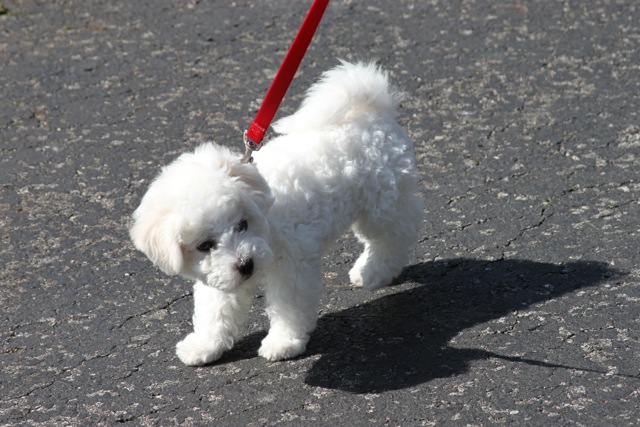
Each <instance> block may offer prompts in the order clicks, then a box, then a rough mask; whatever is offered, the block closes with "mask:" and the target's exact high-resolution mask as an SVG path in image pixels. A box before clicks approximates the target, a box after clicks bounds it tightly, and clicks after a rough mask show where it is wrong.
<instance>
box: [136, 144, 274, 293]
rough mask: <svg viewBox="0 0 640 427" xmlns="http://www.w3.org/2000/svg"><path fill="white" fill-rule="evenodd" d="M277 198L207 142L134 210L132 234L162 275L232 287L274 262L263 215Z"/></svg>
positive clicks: (253, 173) (254, 173)
mask: <svg viewBox="0 0 640 427" xmlns="http://www.w3.org/2000/svg"><path fill="white" fill-rule="evenodd" d="M272 203H273V198H272V196H271V191H270V189H269V186H268V184H267V183H266V181H265V180H264V178H263V177H262V176H261V175H260V173H259V172H258V170H257V169H256V167H255V166H254V165H252V164H245V163H242V162H241V161H240V156H239V155H237V154H235V153H232V152H231V151H230V150H228V149H227V148H225V147H221V146H217V145H214V144H204V145H201V146H200V147H198V148H196V150H195V151H194V152H193V153H186V154H183V155H181V156H180V157H179V158H178V159H176V160H175V161H174V162H173V163H171V164H170V165H168V166H166V167H165V168H164V169H163V170H162V172H161V173H160V175H158V177H157V178H156V179H155V180H154V181H153V182H152V184H151V186H150V187H149V190H148V191H147V193H146V194H145V195H144V197H143V198H142V201H141V203H140V206H139V207H138V209H136V211H135V212H134V213H133V223H132V225H131V229H130V235H131V239H132V240H133V243H134V245H135V246H136V248H138V249H139V250H140V251H142V252H144V253H145V254H146V255H147V256H148V257H149V259H150V260H151V261H152V262H153V263H154V264H155V265H157V266H158V267H159V268H160V269H162V271H164V272H165V273H167V274H169V275H174V274H180V275H182V276H185V277H188V278H191V279H195V280H200V281H202V282H203V283H205V284H207V285H209V286H213V287H215V288H217V289H220V290H225V291H232V290H234V289H235V288H237V287H238V286H240V285H241V284H243V283H245V282H246V281H248V280H250V278H252V277H255V276H256V273H258V272H259V271H260V269H263V268H265V267H266V266H268V265H269V264H270V263H271V261H272V259H273V254H272V252H271V249H270V247H269V243H268V242H269V226H268V223H267V220H266V213H267V211H268V210H269V208H270V207H271V204H272Z"/></svg>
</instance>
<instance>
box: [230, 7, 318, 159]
mask: <svg viewBox="0 0 640 427" xmlns="http://www.w3.org/2000/svg"><path fill="white" fill-rule="evenodd" d="M328 4H329V0H313V4H312V5H311V8H310V9H309V12H307V16H306V17H305V18H304V21H303V22H302V26H301V27H300V29H299V30H298V34H297V35H296V38H295V39H293V43H291V47H290V48H289V51H288V52H287V55H286V56H285V57H284V60H283V61H282V64H281V65H280V69H279V70H278V73H277V74H276V77H275V78H274V79H273V82H272V83H271V86H270V87H269V90H268V91H267V95H266V96H265V97H264V100H263V101H262V105H261V106H260V109H259V110H258V114H256V118H255V119H253V122H252V123H251V125H250V126H249V129H248V130H247V131H246V132H245V133H244V145H245V147H246V152H245V155H244V157H243V159H242V160H243V161H244V162H251V152H252V151H258V150H259V149H260V148H261V147H262V138H264V134H265V133H266V132H267V128H268V127H269V125H270V124H271V121H272V120H273V116H275V114H276V111H278V107H279V106H280V103H281V102H282V98H284V95H285V93H286V92H287V89H288V88H289V85H290V84H291V80H293V76H294V75H295V74H296V71H297V70H298V66H299V65H300V62H301V61H302V58H303V57H304V54H305V52H306V51H307V48H308V47H309V44H310V43H311V39H312V38H313V34H314V33H315V32H316V28H318V24H319V23H320V20H321V19H322V15H323V14H324V11H325V9H326V8H327V5H328Z"/></svg>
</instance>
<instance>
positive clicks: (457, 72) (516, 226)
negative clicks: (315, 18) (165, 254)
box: [0, 0, 640, 427]
mask: <svg viewBox="0 0 640 427" xmlns="http://www.w3.org/2000/svg"><path fill="white" fill-rule="evenodd" d="M2 4H3V5H4V6H5V7H6V9H7V10H8V13H3V14H1V15H0V153H1V155H0V230H1V236H2V241H1V245H0V307H1V309H0V310H1V311H0V314H1V315H0V336H1V338H2V354H1V355H0V358H1V368H2V371H1V373H0V425H2V426H10V425H25V426H56V427H58V426H111V425H122V424H125V425H132V426H134V425H135V426H137V425H140V426H145V425H149V426H172V425H184V426H201V425H224V426H236V425H251V426H260V425H305V426H311V425H314V426H315V425H318V426H323V425H391V426H400V425H402V426H413V425H416V426H417V425H426V426H431V425H446V426H463V425H479V426H486V425H494V424H501V423H502V424H506V425H518V426H524V425H527V426H565V425H567V426H568V425H584V426H603V425H607V426H635V425H639V424H640V342H639V334H640V332H639V331H640V320H639V319H640V288H639V286H638V283H639V281H640V269H639V268H638V265H639V261H640V250H639V248H640V232H639V229H640V199H639V197H640V114H639V112H640V26H639V25H638V23H639V22H640V4H638V2H636V1H634V0H626V1H625V0H618V1H606V0H592V1H583V0H558V1H547V0H539V1H512V2H497V1H488V0H487V1H480V0H477V1H460V0H454V1H437V0H433V1H426V0H425V1H422V0H420V1H417V0H412V1H409V0H401V1H383V0H333V1H332V3H331V4H330V6H329V8H328V10H327V13H326V15H325V18H324V20H323V22H322V24H321V26H320V28H319V32H318V34H317V36H316V38H315V39H314V41H313V44H312V46H311V48H310V49H309V51H308V53H307V56H306V57H305V60H304V61H303V64H302V68H301V70H300V72H299V74H298V76H297V77H296V79H295V80H294V82H293V86H292V87H291V89H290V91H289V94H288V96H287V98H286V100H285V102H284V104H283V106H282V108H281V111H280V115H282V114H286V113H289V112H292V111H293V109H294V108H295V107H296V106H297V104H298V103H299V101H300V99H301V97H302V94H303V91H304V90H305V89H306V88H307V87H308V86H309V84H310V83H311V82H312V81H313V80H314V79H315V78H317V76H318V75H319V74H320V73H321V72H322V71H324V70H326V69H328V68H330V67H332V66H333V65H335V64H336V63H337V60H336V58H345V59H358V58H364V59H367V58H373V59H376V60H377V61H378V62H379V63H380V64H381V65H382V66H383V67H385V68H386V69H388V70H389V71H390V73H391V75H392V76H393V78H394V80H395V81H396V82H397V83H398V84H399V85H400V86H401V87H402V88H404V90H405V91H406V92H407V98H406V101H405V102H404V103H403V105H402V117H401V122H402V123H403V124H404V125H405V126H406V128H407V130H408V132H409V134H410V135H411V136H412V138H413V139H414V140H415V143H416V147H417V154H418V159H419V164H420V170H421V173H422V179H421V182H422V184H423V190H422V191H423V195H424V198H425V200H426V206H427V207H426V214H425V221H424V224H423V227H422V229H421V232H420V235H419V236H417V237H418V240H419V243H418V244H417V246H416V248H415V250H414V251H413V256H412V260H411V262H410V265H409V266H408V267H407V269H406V271H405V272H404V274H403V276H402V277H401V278H400V280H398V283H397V284H396V285H395V286H393V287H390V288H387V289H384V290H381V291H377V292H375V293H370V292H367V291H364V290H360V289H352V288H350V287H349V286H348V277H347V275H346V272H347V271H348V269H349V265H350V264H351V263H352V262H353V261H354V259H355V257H356V256H357V254H358V251H359V248H358V247H357V245H356V243H355V242H354V240H353V238H351V237H350V236H345V237H344V238H343V239H341V240H340V241H339V242H338V244H337V245H336V248H335V250H333V251H332V252H331V253H329V254H328V255H327V257H326V294H325V297H324V299H323V308H322V312H321V318H320V321H319V325H318V329H317V331H316V332H315V333H314V335H313V337H312V339H311V342H310V345H309V348H308V352H307V354H305V355H304V356H303V357H300V358H298V359H296V360H293V361H287V362H279V363H268V362H266V361H264V360H263V359H261V358H259V357H258V356H257V354H256V353H257V349H258V347H259V343H260V340H261V339H262V338H263V337H264V336H265V333H266V326H267V322H266V318H265V316H264V315H263V313H262V306H263V298H262V297H261V296H260V295H258V296H257V297H256V303H255V307H254V309H253V311H252V313H251V320H250V323H249V325H248V328H247V331H246V337H245V338H243V339H242V340H241V341H240V342H239V343H238V344H237V346H236V348H235V349H234V350H232V351H230V352H229V353H228V354H226V355H225V356H224V357H223V358H222V359H221V360H220V361H219V362H217V363H215V364H214V365H211V366H207V367H202V368H196V369H194V368H190V367H186V366H183V365H182V364H181V363H180V362H179V360H178V359H177V358H176V357H175V355H174V345H175V343H176V342H177V341H178V340H180V339H181V338H182V337H183V336H184V335H185V334H186V333H188V332H189V330H190V326H191V320H190V317H191V304H192V298H191V297H192V295H191V284H190V283H188V282H187V281H185V280H183V279H180V278H167V277H165V276H163V275H162V273H161V272H160V271H158V270H157V269H155V268H154V267H152V266H151V265H150V263H149V262H148V261H147V260H146V259H145V258H144V256H143V255H142V254H140V253H137V252H136V251H135V250H134V249H133V247H132V245H131V243H130V242H129V241H128V237H127V224H128V220H129V215H130V214H131V212H132V211H133V210H134V209H135V207H136V206H137V203H138V202H139V200H140V198H141V197H142V195H143V193H144V191H145V189H146V187H147V185H148V184H149V181H150V179H151V178H152V177H153V176H154V175H155V174H156V173H157V171H158V170H159V168H160V166H161V165H163V164H165V163H167V162H169V161H170V160H172V159H173V158H175V157H176V156H177V155H178V154H179V153H181V152H183V151H186V150H189V149H191V148H193V147H194V146H196V145H197V144H199V143H200V142H203V141H206V140H214V141H217V142H220V143H224V144H228V145H230V146H236V147H238V150H240V149H241V133H242V131H243V130H244V129H245V128H246V126H248V124H249V123H250V121H251V119H252V118H253V115H254V113H255V111H256V109H257V107H258V105H259V102H260V100H261V98H262V96H263V95H264V93H265V91H266V89H267V87H268V85H269V83H270V81H271V78H272V77H273V75H274V74H275V71H276V70H277V67H278V66H279V64H280V61H281V59H282V57H283V55H284V53H285V51H286V49H287V48H288V46H289V44H290V42H291V40H292V38H293V35H294V34H295V32H296V31H297V28H298V26H299V24H300V22H301V20H302V17H303V16H304V14H305V13H306V9H307V7H308V2H293V1H285V0H273V1H266V0H256V1H235V2H227V1H216V0H201V1H194V0H190V1H182V2H175V1H170V0H154V1H130V2H129V1H100V0H82V1H79V0H77V1H76V0H69V1H61V0H52V1H28V0H12V1H9V0H5V1H3V2H2Z"/></svg>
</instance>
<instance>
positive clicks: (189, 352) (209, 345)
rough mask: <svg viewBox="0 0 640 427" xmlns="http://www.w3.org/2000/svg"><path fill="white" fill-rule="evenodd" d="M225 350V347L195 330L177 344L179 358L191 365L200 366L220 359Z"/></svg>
mask: <svg viewBox="0 0 640 427" xmlns="http://www.w3.org/2000/svg"><path fill="white" fill-rule="evenodd" d="M224 350H225V348H224V347H222V346H220V345H216V343H215V342H211V340H210V339H207V338H206V337H202V336H199V335H196V334H194V333H193V332H192V333H190V334H189V335H187V336H186V338H185V339H183V340H182V341H180V342H179V343H178V344H177V345H176V354H177V355H178V358H179V359H180V360H181V361H182V363H184V364H185V365H189V366H200V365H206V364H207V363H211V362H214V361H216V360H218V359H220V357H221V356H222V353H224Z"/></svg>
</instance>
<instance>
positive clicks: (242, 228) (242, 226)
mask: <svg viewBox="0 0 640 427" xmlns="http://www.w3.org/2000/svg"><path fill="white" fill-rule="evenodd" d="M247 228H249V223H247V220H246V219H243V220H242V221H240V222H239V223H238V225H236V228H235V230H236V231H237V232H238V233H242V232H244V231H247Z"/></svg>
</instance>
